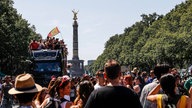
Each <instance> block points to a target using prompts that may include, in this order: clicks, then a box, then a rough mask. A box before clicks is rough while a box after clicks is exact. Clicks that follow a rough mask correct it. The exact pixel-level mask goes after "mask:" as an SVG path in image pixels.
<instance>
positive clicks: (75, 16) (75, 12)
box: [72, 10, 79, 21]
mask: <svg viewBox="0 0 192 108" xmlns="http://www.w3.org/2000/svg"><path fill="white" fill-rule="evenodd" d="M72 12H73V15H74V17H73V20H75V21H76V20H77V14H78V12H79V11H75V10H72Z"/></svg>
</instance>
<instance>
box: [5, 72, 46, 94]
mask: <svg viewBox="0 0 192 108" xmlns="http://www.w3.org/2000/svg"><path fill="white" fill-rule="evenodd" d="M41 90H42V87H41V86H40V85H39V84H36V83H35V81H34V79H33V77H32V76H31V75H30V74H28V73H24V74H20V75H18V76H17V77H16V79H15V86H14V87H13V88H11V89H10V90H9V92H8V93H9V94H22V93H36V92H39V91H41Z"/></svg>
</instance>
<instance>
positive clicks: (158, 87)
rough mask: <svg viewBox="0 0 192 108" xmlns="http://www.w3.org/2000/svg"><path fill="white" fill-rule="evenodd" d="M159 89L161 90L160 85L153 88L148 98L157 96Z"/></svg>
mask: <svg viewBox="0 0 192 108" xmlns="http://www.w3.org/2000/svg"><path fill="white" fill-rule="evenodd" d="M160 89H161V85H160V84H158V85H157V86H156V87H155V88H153V90H151V92H149V94H148V96H150V95H155V94H157V93H158V92H159V90H160Z"/></svg>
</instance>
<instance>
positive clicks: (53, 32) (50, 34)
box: [47, 27, 60, 37]
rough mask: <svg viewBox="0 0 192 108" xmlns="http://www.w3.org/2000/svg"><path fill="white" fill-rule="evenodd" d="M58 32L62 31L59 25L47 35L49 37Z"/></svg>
mask: <svg viewBox="0 0 192 108" xmlns="http://www.w3.org/2000/svg"><path fill="white" fill-rule="evenodd" d="M58 33H60V31H59V29H58V28H57V27H55V28H54V29H52V30H51V31H50V32H49V34H48V35H47V37H53V36H55V35H57V34H58Z"/></svg>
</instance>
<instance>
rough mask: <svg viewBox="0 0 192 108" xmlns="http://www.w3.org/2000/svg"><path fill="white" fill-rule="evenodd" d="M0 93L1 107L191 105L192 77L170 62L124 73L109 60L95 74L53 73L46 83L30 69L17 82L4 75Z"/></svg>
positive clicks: (149, 107)
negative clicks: (75, 75)
mask: <svg viewBox="0 0 192 108" xmlns="http://www.w3.org/2000/svg"><path fill="white" fill-rule="evenodd" d="M0 96H1V99H0V100H1V108H12V104H13V103H18V104H19V108H108V107H111V108H192V78H188V79H182V78H181V76H180V74H179V72H178V71H177V69H176V68H171V67H170V66H169V65H167V64H159V65H156V66H155V67H154V68H153V69H151V70H150V72H146V71H140V70H139V68H138V67H135V68H133V70H132V71H130V72H127V73H126V74H122V72H121V66H120V64H119V63H118V62H117V61H115V60H108V61H107V62H106V63H105V65H104V68H103V69H98V71H97V72H96V73H95V76H89V75H87V74H85V75H83V76H82V77H72V78H71V77H69V76H68V75H63V76H59V77H54V76H53V77H52V78H51V80H50V82H49V85H48V86H47V87H42V86H40V85H39V84H37V83H35V81H34V79H33V75H31V74H28V73H23V74H20V75H18V76H16V78H15V79H14V82H11V78H10V76H5V78H4V83H2V86H1V95H0Z"/></svg>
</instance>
